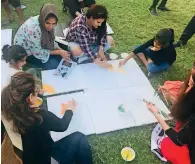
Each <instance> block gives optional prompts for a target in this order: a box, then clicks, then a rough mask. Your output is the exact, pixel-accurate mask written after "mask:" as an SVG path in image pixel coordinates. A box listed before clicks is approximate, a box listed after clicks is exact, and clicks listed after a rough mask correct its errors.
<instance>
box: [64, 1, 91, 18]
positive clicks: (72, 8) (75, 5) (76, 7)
mask: <svg viewBox="0 0 195 164" xmlns="http://www.w3.org/2000/svg"><path fill="white" fill-rule="evenodd" d="M93 4H95V0H83V2H78V0H63V1H62V6H63V9H62V10H63V11H64V12H67V11H68V12H69V13H70V14H71V15H72V16H73V17H76V15H75V13H76V11H78V12H80V13H81V9H82V8H84V7H89V6H91V5H93Z"/></svg>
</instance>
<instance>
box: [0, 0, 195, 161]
mask: <svg viewBox="0 0 195 164" xmlns="http://www.w3.org/2000/svg"><path fill="white" fill-rule="evenodd" d="M151 1H152V0H97V3H99V4H104V5H105V6H106V7H107V9H108V11H109V19H108V22H109V24H110V25H111V27H112V28H113V30H114V32H115V33H114V35H113V37H114V39H115V40H116V47H115V48H114V49H113V50H112V51H113V52H118V53H119V52H128V51H129V50H132V49H133V47H135V46H136V45H139V44H141V43H143V42H145V41H147V40H148V39H150V38H152V37H153V36H154V35H155V33H156V32H157V31H158V30H159V29H160V28H166V27H171V28H173V29H174V30H175V36H176V37H175V39H176V40H178V39H179V37H180V35H181V33H182V31H183V29H184V27H185V26H186V25H187V23H188V22H189V20H190V19H191V17H192V16H193V14H194V8H195V2H194V1H192V0H185V1H181V0H178V1H174V0H170V1H168V4H167V7H169V8H170V9H171V10H172V11H170V12H160V11H159V16H158V17H155V16H152V15H150V14H149V12H148V8H149V6H150V4H151ZM22 2H23V3H24V4H26V5H27V9H25V10H24V15H25V19H27V18H28V17H30V16H34V15H38V14H39V10H40V7H41V6H42V5H43V4H45V3H48V2H49V3H53V4H55V5H56V6H57V8H58V10H59V18H60V19H59V20H60V22H61V23H63V22H64V21H66V20H67V18H68V16H67V14H66V13H62V12H61V11H62V5H61V0H22ZM14 16H15V22H14V23H13V24H12V25H11V28H12V29H13V30H14V33H15V32H16V30H17V28H18V25H17V16H16V14H15V13H14ZM5 19H6V17H5V13H4V11H2V20H5ZM194 59H195V37H193V38H192V39H191V40H190V41H189V42H188V45H187V46H185V47H184V48H180V49H177V61H176V62H175V64H174V65H173V67H172V68H171V69H170V70H168V71H167V72H164V73H162V74H160V75H158V76H156V77H154V78H153V79H152V80H151V83H152V85H153V86H154V87H155V88H156V86H157V85H159V84H162V83H163V82H164V81H165V80H178V79H179V80H183V79H184V78H185V76H186V74H187V70H188V69H190V67H191V66H192V62H193V61H194ZM113 121H114V120H113ZM153 127H154V125H150V126H143V127H136V128H131V129H127V130H120V131H116V132H111V133H107V134H103V135H93V136H90V137H89V141H90V144H91V146H92V150H93V158H94V163H95V164H101V163H104V164H123V163H124V161H123V160H122V159H121V155H120V151H121V149H122V148H123V147H126V146H130V147H132V148H133V149H134V150H135V152H136V158H135V160H134V161H133V162H131V163H132V164H160V163H161V161H159V160H158V159H157V158H156V156H154V155H153V154H152V153H151V151H150V135H151V131H152V129H153Z"/></svg>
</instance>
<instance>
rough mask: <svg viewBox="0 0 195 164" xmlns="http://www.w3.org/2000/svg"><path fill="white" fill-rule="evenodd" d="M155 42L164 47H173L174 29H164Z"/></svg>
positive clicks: (156, 36)
mask: <svg viewBox="0 0 195 164" xmlns="http://www.w3.org/2000/svg"><path fill="white" fill-rule="evenodd" d="M154 40H155V41H157V42H158V43H160V45H161V46H162V47H167V46H168V45H172V44H173V42H174V30H173V29H172V28H164V29H161V30H160V31H158V33H157V34H156V35H155V37H154Z"/></svg>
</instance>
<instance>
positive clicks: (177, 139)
mask: <svg viewBox="0 0 195 164" xmlns="http://www.w3.org/2000/svg"><path fill="white" fill-rule="evenodd" d="M107 18H108V12H107V9H106V8H105V7H104V6H103V5H92V6H91V7H90V8H89V9H88V11H87V12H86V14H81V15H79V16H78V17H76V18H75V19H74V20H73V22H72V23H71V25H70V27H69V30H68V34H67V36H66V41H67V42H68V49H67V50H63V49H62V48H60V47H59V46H58V44H57V43H56V42H55V35H54V28H55V26H56V25H57V23H58V17H57V9H56V7H55V5H53V4H46V5H44V6H43V7H42V8H41V10H40V15H37V16H34V17H31V18H29V19H28V20H27V21H25V22H24V24H22V26H21V27H20V28H19V29H18V31H17V33H16V35H15V37H14V45H13V46H8V45H6V46H4V47H3V50H2V53H3V55H2V60H3V61H4V62H3V66H2V70H3V69H9V71H8V72H9V74H6V75H4V74H3V77H2V79H3V83H2V88H3V90H2V95H1V102H2V106H1V111H2V116H3V118H4V119H5V120H7V121H9V122H12V124H13V130H14V131H15V132H16V133H18V134H20V135H21V138H20V140H21V143H22V150H23V163H24V164H35V163H36V164H47V163H50V161H51V157H52V158H54V159H55V160H56V161H58V162H59V163H62V164H65V163H68V164H71V163H78V164H91V163H93V162H92V153H91V149H90V145H89V143H88V141H87V138H86V136H85V135H84V134H82V133H80V132H76V133H73V134H71V135H69V136H67V137H64V138H63V139H61V140H59V141H57V142H54V141H53V140H52V138H51V136H50V133H49V132H50V131H55V132H63V131H66V130H67V128H68V126H69V123H70V121H71V119H72V116H73V114H74V110H75V108H76V104H75V102H71V103H69V104H68V105H69V107H68V109H67V110H66V112H65V114H64V116H63V117H62V118H58V117H57V116H55V115H54V114H53V113H51V112H49V111H47V109H45V108H39V107H38V106H36V104H35V100H36V99H37V96H38V94H43V93H42V91H41V90H40V89H41V88H40V87H38V84H37V76H36V71H35V70H34V69H32V68H31V69H30V70H27V71H25V72H24V71H23V68H22V67H23V66H24V65H25V64H26V62H28V63H30V64H32V66H33V67H35V68H42V69H43V70H49V69H56V68H57V66H58V64H59V62H60V61H61V59H62V58H64V59H65V60H71V59H73V60H75V61H76V62H77V63H79V64H80V63H86V62H87V63H88V62H93V63H95V64H97V65H99V66H100V67H103V68H105V69H107V68H110V67H111V65H110V64H109V63H108V62H107V60H108V57H107V56H106V55H105V53H104V52H105V51H107V50H108V49H109V48H111V47H112V45H113V44H114V40H113V38H112V37H110V36H107V30H106V21H107ZM173 42H174V30H173V29H171V28H165V29H161V30H159V31H158V32H157V34H156V35H155V36H154V37H153V38H152V39H150V40H149V41H147V42H146V43H144V44H142V45H140V46H137V47H136V48H135V49H134V50H133V51H132V52H131V53H130V54H129V56H128V57H127V58H126V59H123V60H121V61H120V62H119V67H122V66H123V65H125V64H126V62H127V61H128V60H129V59H130V58H131V57H133V56H134V55H135V56H137V57H138V58H139V59H140V61H141V62H142V63H143V64H144V65H145V67H146V69H147V70H148V75H149V76H151V75H152V74H155V73H157V72H161V71H164V70H167V69H169V68H170V67H171V66H172V64H173V63H174V62H175V61H176V50H175V47H174V45H173ZM194 82H195V66H193V68H192V69H191V71H190V75H189V77H188V78H187V80H186V81H185V82H182V83H181V85H180V87H179V89H178V90H177V91H178V92H177V94H176V96H177V97H176V99H175V101H174V103H173V106H172V108H171V115H172V117H173V119H174V120H176V127H175V128H171V127H170V126H169V125H168V124H167V123H166V122H165V121H164V120H163V119H162V118H161V116H160V115H159V113H158V110H157V108H156V107H155V105H154V104H152V103H151V102H146V104H147V106H148V109H149V110H150V111H151V112H152V113H153V114H154V116H155V117H156V119H157V120H158V121H159V123H160V124H161V126H162V128H163V129H164V130H165V133H166V134H167V137H166V138H165V139H164V140H163V142H162V143H161V151H162V154H163V156H164V157H165V158H166V159H167V160H169V161H170V162H172V163H173V164H184V163H185V164H190V163H195V158H194V157H195V99H194V97H195V87H194ZM173 152H176V153H173Z"/></svg>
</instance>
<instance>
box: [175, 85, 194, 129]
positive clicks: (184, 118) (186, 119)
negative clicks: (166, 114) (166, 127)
mask: <svg viewBox="0 0 195 164" xmlns="http://www.w3.org/2000/svg"><path fill="white" fill-rule="evenodd" d="M171 115H172V116H173V118H174V119H175V120H177V121H180V122H182V123H188V125H189V126H190V127H191V128H193V129H194V130H195V127H194V126H195V86H193V87H192V89H191V90H190V91H189V92H188V93H186V94H183V95H181V96H180V97H179V99H178V101H177V103H176V104H175V105H174V106H173V108H172V110H171Z"/></svg>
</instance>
